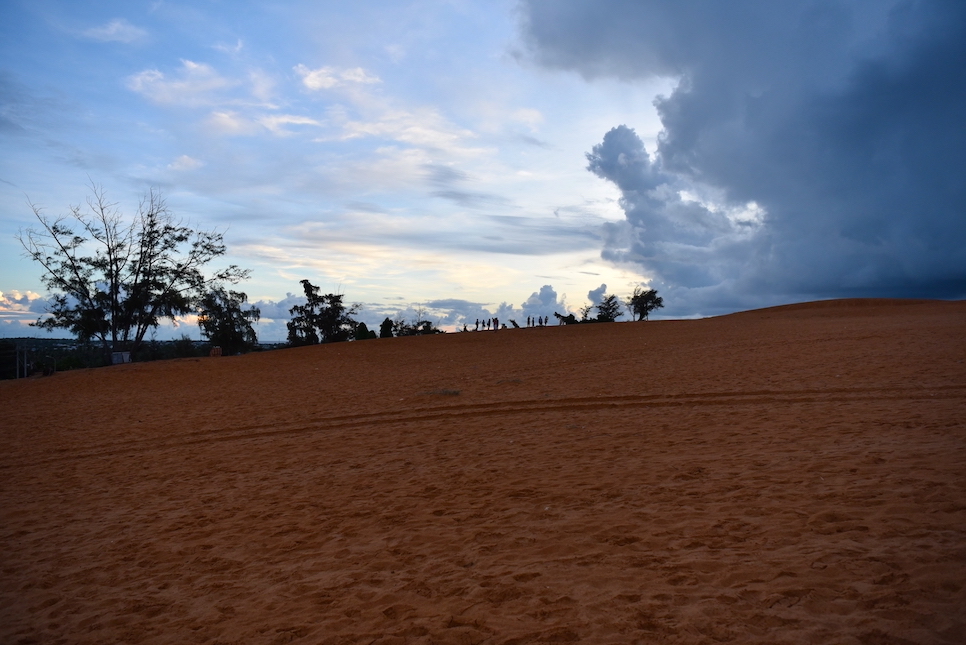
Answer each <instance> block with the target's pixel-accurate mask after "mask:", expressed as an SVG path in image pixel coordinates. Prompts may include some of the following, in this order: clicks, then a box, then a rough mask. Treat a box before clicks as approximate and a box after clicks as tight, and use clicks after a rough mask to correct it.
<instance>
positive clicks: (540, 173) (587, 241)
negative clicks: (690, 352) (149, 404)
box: [0, 0, 966, 340]
mask: <svg viewBox="0 0 966 645" xmlns="http://www.w3.org/2000/svg"><path fill="white" fill-rule="evenodd" d="M964 114H966V3H961V2H956V1H950V2H941V1H934V2H909V1H900V0H871V1H868V2H864V1H861V0H850V1H848V2H845V1H834V0H823V1H819V0H788V1H786V2H781V3H763V2H760V1H756V0H733V1H731V2H727V3H721V2H712V1H710V0H708V1H698V0H693V1H690V2H688V1H683V2H682V1H674V2H672V1H670V0H666V1H657V0H654V1H650V2H642V1H640V0H628V1H626V2H622V1H617V0H611V1H601V0H595V1H589V0H587V1H584V0H522V1H511V0H496V1H488V2H482V1H476V2H471V1H462V0H448V1H444V0H439V1H433V0H424V1H418V2H404V1H393V2H388V1H387V2H378V1H373V2H365V3H343V2H308V1H306V2H298V1H284V0H278V1H274V2H265V1H263V2H255V1H250V2H246V1H232V2H228V1H217V0H206V1H195V2H168V1H156V2H131V1H127V2H108V1H105V2H76V1H74V2H69V1H47V0H30V1H23V2H21V1H18V0H7V1H6V2H4V3H2V5H0V335H2V336H20V335H28V334H34V333H36V331H35V330H33V329H32V328H29V327H27V326H26V324H27V323H28V322H30V321H33V320H36V318H37V316H38V315H41V314H42V312H43V310H44V307H45V302H46V300H45V299H46V297H48V296H49V294H47V293H46V292H45V290H44V288H43V286H42V283H41V281H40V272H39V267H37V266H36V265H33V264H32V263H31V262H30V261H29V260H28V259H26V258H24V257H23V253H22V248H21V247H20V245H19V242H18V241H17V234H18V231H20V230H23V229H25V228H27V227H30V226H31V225H32V222H33V221H34V220H33V218H34V215H33V212H32V210H31V206H30V205H31V204H33V205H36V206H38V207H40V208H42V209H43V211H44V212H45V213H46V214H48V215H51V216H56V215H60V214H64V213H66V212H67V210H68V208H69V207H70V206H72V205H78V204H80V205H83V203H84V200H85V199H86V198H87V196H88V195H89V194H90V192H91V189H90V186H91V184H92V183H93V184H96V185H99V186H102V187H103V188H104V190H105V191H106V192H107V194H108V197H109V198H111V199H112V200H113V201H116V202H118V204H119V206H120V208H121V209H122V211H123V212H124V213H126V214H130V215H133V214H134V213H135V212H136V210H137V206H138V201H139V199H140V197H141V196H142V195H143V194H144V193H145V192H146V191H148V190H150V189H152V188H156V189H158V190H160V191H161V192H162V194H163V195H164V197H165V199H166V200H167V203H168V206H169V208H170V209H171V211H172V212H173V213H175V214H176V215H177V216H178V217H179V218H182V219H183V220H184V221H186V222H188V223H189V224H191V225H193V226H196V227H198V228H204V229H211V228H214V229H217V230H219V231H222V232H223V233H224V236H225V241H226V243H227V246H228V253H227V255H226V256H225V257H224V258H222V260H223V261H224V262H223V263H224V264H228V263H234V264H238V265H240V266H242V267H245V268H248V269H251V271H252V273H251V276H250V277H249V279H247V280H246V281H244V282H243V283H241V284H240V285H238V287H237V288H239V289H241V290H243V291H245V292H246V293H247V294H248V297H249V301H251V302H253V303H255V304H256V305H257V306H258V307H259V308H260V309H261V312H262V319H261V321H260V323H259V325H258V327H257V328H256V329H257V332H258V335H259V337H260V339H262V340H280V339H283V338H284V337H285V322H286V321H287V320H288V318H289V314H288V309H289V308H290V307H291V306H292V305H294V304H298V302H299V294H300V292H301V287H300V284H299V280H302V279H308V280H310V281H311V282H312V283H313V284H316V285H319V286H320V287H321V289H322V291H323V292H332V293H341V294H344V296H345V300H346V302H350V303H360V304H361V305H362V310H361V312H360V314H359V316H358V317H359V318H360V319H361V320H364V321H366V322H367V323H369V324H370V326H372V325H376V326H378V322H379V321H381V320H382V319H383V318H385V317H386V316H389V317H396V316H398V315H402V316H405V317H411V316H412V315H413V314H414V312H415V311H416V310H423V311H424V312H425V313H426V314H427V315H428V317H429V318H430V319H432V320H434V321H435V322H438V323H439V324H440V325H441V326H442V327H444V328H446V329H453V328H455V327H458V326H462V324H464V323H467V322H468V323H469V324H470V327H471V328H472V326H473V322H474V320H475V319H476V318H486V317H490V316H494V315H496V316H498V317H500V318H501V320H508V319H510V318H516V319H517V320H518V321H519V322H521V323H522V322H523V321H524V320H525V319H526V317H527V316H531V315H532V316H537V315H541V316H549V315H552V313H553V312H554V311H558V312H560V313H566V312H576V311H577V310H579V309H580V308H581V307H583V306H585V305H587V304H593V302H594V301H595V300H597V299H599V298H600V297H601V296H602V295H603V294H605V293H615V294H617V295H619V296H622V297H623V296H627V295H629V294H630V293H631V292H632V291H633V289H634V288H635V287H636V286H645V287H649V288H655V289H657V290H658V292H659V293H660V294H661V295H662V297H663V298H664V303H665V309H664V310H662V311H661V312H659V313H658V315H656V316H654V317H670V318H688V317H700V316H709V315H717V314H722V313H728V312H732V311H737V310H742V309H749V308H755V307H762V306H769V305H775V304H783V303H788V302H800V301H805V300H814V299H823V298H838V297H910V298H916V297H926V298H945V299H959V298H963V297H966V121H964V117H963V115H964ZM181 333H187V334H189V335H191V336H192V337H194V338H198V337H199V332H198V328H197V326H195V325H194V324H193V323H192V321H191V320H190V319H185V320H182V321H180V324H179V326H178V328H177V329H164V330H161V331H160V332H159V335H160V336H164V335H167V336H169V337H170V336H171V335H172V334H174V335H178V334H181Z"/></svg>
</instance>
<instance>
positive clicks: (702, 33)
mask: <svg viewBox="0 0 966 645" xmlns="http://www.w3.org/2000/svg"><path fill="white" fill-rule="evenodd" d="M523 6H524V20H525V22H524V33H525V38H526V40H527V42H528V44H529V46H530V49H531V52H532V55H533V56H534V57H535V59H536V60H537V61H538V62H539V63H541V64H543V65H546V66H549V67H557V68H564V69H571V70H575V71H577V72H579V73H581V74H582V75H583V76H584V77H585V78H587V79H588V80H589V81H591V82H593V79H595V78H598V77H604V76H610V77H616V78H621V79H624V80H627V81H630V82H633V81H634V80H636V79H644V78H647V77H651V76H663V77H673V78H676V79H677V80H678V83H677V86H676V89H675V90H674V91H673V92H672V93H671V95H670V96H666V97H660V98H659V99H658V100H657V101H656V107H657V109H658V113H659V115H660V118H661V121H662V124H663V131H662V132H661V135H660V136H659V138H658V142H657V145H656V148H655V149H654V150H651V151H648V150H646V149H645V146H644V144H643V143H642V141H641V139H640V138H639V137H638V136H637V134H636V133H635V132H634V130H633V129H632V128H633V124H632V123H630V124H626V125H621V124H614V125H615V126H616V127H615V128H614V129H612V130H611V131H610V132H608V133H606V134H604V136H603V141H602V142H601V143H600V144H598V145H596V146H594V147H593V150H592V152H591V153H590V154H588V159H589V162H590V163H589V170H591V171H592V172H594V173H596V174H597V175H598V176H600V177H602V178H604V179H606V180H609V181H612V182H613V183H614V184H615V185H616V186H617V187H618V188H619V189H620V190H621V194H622V206H623V208H624V211H625V213H626V216H627V217H626V221H625V222H624V223H622V224H621V225H613V226H611V227H610V228H609V230H608V231H607V236H606V242H605V245H606V246H605V249H604V253H603V255H604V257H605V258H608V259H611V260H614V261H619V262H632V263H637V264H639V265H640V266H642V267H643V269H644V271H643V272H644V274H645V275H646V276H648V277H649V278H651V279H652V283H653V284H655V285H658V286H660V287H662V288H664V289H665V290H666V292H667V293H668V294H669V295H670V294H672V293H673V297H672V298H668V299H667V300H668V302H669V304H672V303H675V302H676V303H677V307H678V308H679V309H680V308H681V307H686V308H688V309H689V310H691V311H692V312H695V313H698V312H700V313H714V312H715V311H722V310H726V309H729V308H731V309H734V308H739V307H743V306H751V305H755V304H766V303H771V302H780V301H782V300H796V299H805V298H813V297H814V298H822V297H846V296H917V297H945V298H957V297H966V125H964V124H966V121H964V116H963V115H966V3H964V2H955V1H949V2H944V1H941V0H935V1H930V2H914V1H899V0H870V1H862V0H849V1H848V2H846V1H835V0H824V1H820V0H797V1H795V0H788V1H785V2H759V1H757V0H748V1H744V0H734V1H732V2H711V1H708V2H699V1H696V0H695V1H690V2H686V1H685V2H682V1H671V0H667V1H660V0H652V1H649V2H639V1H637V0H627V1H626V2H621V1H617V0H612V1H609V2H601V1H600V0H524V2H523ZM628 126H630V127H628Z"/></svg>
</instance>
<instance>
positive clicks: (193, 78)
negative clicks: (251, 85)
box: [127, 59, 237, 106]
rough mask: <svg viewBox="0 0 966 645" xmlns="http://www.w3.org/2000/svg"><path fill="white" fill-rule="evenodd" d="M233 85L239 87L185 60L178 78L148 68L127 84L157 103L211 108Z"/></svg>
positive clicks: (130, 78) (207, 68)
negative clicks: (221, 94)
mask: <svg viewBox="0 0 966 645" xmlns="http://www.w3.org/2000/svg"><path fill="white" fill-rule="evenodd" d="M234 85H237V83H236V82H235V81H232V80H229V79H226V78H224V77H222V76H220V75H219V74H218V72H216V71H215V69H214V68H212V67H211V66H210V65H206V64H205V63H195V62H194V61H190V60H184V59H182V61H181V70H180V73H179V74H178V75H177V77H176V78H167V77H166V76H165V75H164V73H163V72H160V71H158V70H156V69H148V70H144V71H143V72H139V73H137V74H134V75H133V76H130V77H129V78H128V81H127V86H128V89H130V90H132V91H134V92H137V93H139V94H142V95H144V96H146V97H147V98H148V99H150V100H152V101H154V102H155V103H167V104H179V105H188V106H196V105H210V104H211V103H214V102H215V97H214V96H213V95H214V94H216V93H217V92H219V91H221V90H225V89H228V88H230V87H233V86H234Z"/></svg>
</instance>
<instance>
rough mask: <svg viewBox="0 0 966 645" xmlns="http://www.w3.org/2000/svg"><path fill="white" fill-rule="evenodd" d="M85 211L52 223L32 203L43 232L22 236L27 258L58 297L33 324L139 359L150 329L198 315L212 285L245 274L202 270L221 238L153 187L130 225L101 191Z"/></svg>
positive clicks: (220, 247)
mask: <svg viewBox="0 0 966 645" xmlns="http://www.w3.org/2000/svg"><path fill="white" fill-rule="evenodd" d="M91 191H92V193H93V194H92V196H91V197H89V198H88V199H87V207H88V208H87V210H86V212H85V211H83V210H81V207H80V206H72V207H71V208H70V213H69V214H68V215H64V216H60V217H56V218H50V217H48V216H46V215H44V213H43V212H42V210H41V209H40V208H39V207H38V206H34V205H33V204H31V205H30V207H31V208H32V209H33V212H34V215H35V216H36V217H37V221H38V222H40V228H39V229H34V228H28V229H26V230H22V231H20V233H19V235H18V239H19V241H20V243H21V245H23V247H24V249H25V250H26V252H27V256H28V257H29V258H30V259H32V260H34V261H35V262H37V263H38V264H40V265H41V267H43V275H42V276H41V280H42V281H43V283H44V286H46V287H47V288H48V289H50V290H51V291H54V292H55V293H54V296H53V299H52V300H51V304H50V305H49V310H48V314H49V316H48V317H45V318H40V319H38V320H37V322H35V323H32V324H33V326H35V327H40V328H41V329H46V330H47V331H53V330H54V329H66V330H68V331H70V333H72V334H74V335H75V336H76V337H77V339H78V340H80V341H81V342H84V343H86V342H90V341H94V342H97V343H99V344H100V345H101V348H102V351H103V352H104V353H105V354H109V353H110V352H111V351H122V350H123V351H130V352H131V353H132V354H137V352H138V350H139V349H140V347H141V344H142V343H143V341H144V337H145V334H147V332H148V331H149V330H152V329H156V328H157V327H158V325H159V324H160V323H161V321H162V320H164V319H168V320H172V321H173V320H174V319H175V318H176V317H178V316H182V315H184V314H187V313H191V312H192V311H194V310H195V305H196V303H197V301H198V300H199V299H200V298H201V297H202V295H203V294H204V293H205V292H206V291H208V290H209V289H211V288H212V287H214V286H217V285H220V284H222V283H226V282H227V283H236V282H239V281H240V280H242V279H244V278H246V277H247V276H248V274H249V272H248V271H246V270H242V269H240V268H238V267H237V266H235V265H231V266H229V267H228V268H226V269H222V270H220V271H217V272H215V273H214V274H213V275H211V276H207V277H206V276H205V275H204V273H202V269H203V268H204V267H205V265H207V264H208V263H209V262H211V261H212V260H214V259H215V258H218V257H220V256H222V255H224V254H225V251H226V249H225V244H224V241H223V238H222V235H221V233H218V232H216V231H197V230H194V229H192V228H190V227H188V226H183V225H182V224H181V222H180V221H176V220H175V219H174V217H172V215H171V214H170V213H169V212H168V209H167V206H166V204H165V202H164V199H163V198H162V197H161V194H160V193H158V192H156V191H154V190H151V191H150V192H149V193H148V194H147V195H146V196H145V197H144V198H143V199H142V200H141V204H140V206H139V208H138V214H137V216H136V217H135V218H134V220H133V221H131V222H125V221H124V218H123V216H122V215H121V212H120V210H118V208H117V204H116V203H113V202H110V201H108V199H107V196H106V194H105V192H104V189H103V188H101V187H100V186H97V185H93V184H92V185H91Z"/></svg>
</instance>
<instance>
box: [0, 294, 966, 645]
mask: <svg viewBox="0 0 966 645" xmlns="http://www.w3.org/2000/svg"><path fill="white" fill-rule="evenodd" d="M964 361H966V302H946V303H942V302H927V301H920V302H900V301H835V302H828V303H812V304H807V305H797V306H790V307H779V308H772V309H765V310H760V311H754V312H747V313H742V314H735V315H731V316H723V317H720V318H713V319H706V320H694V321H668V322H648V323H633V324H631V323H624V324H614V325H582V326H571V327H552V328H545V329H520V330H505V331H500V332H486V333H482V332H481V333H468V334H450V335H446V336H438V337H416V338H401V339H392V340H378V341H366V342H358V343H343V344H338V345H328V346H317V347H310V348H303V349H292V350H283V351H276V352H267V353H262V354H253V355H248V356H244V357H232V358H204V359H196V360H194V359H187V360H177V361H167V362H159V363H146V364H130V365H119V366H115V367H111V368H105V369H99V370H86V371H77V372H69V373H60V374H57V375H55V376H54V377H51V378H38V379H28V380H22V381H8V382H3V383H0V403H2V409H3V416H2V421H0V423H2V428H3V429H2V433H0V436H2V453H0V513H2V526H0V534H2V538H0V553H2V568H0V570H2V577H0V641H2V642H3V643H35V642H36V643H59V642H67V643H122V642H126V643H288V642H299V643H384V644H388V643H553V642H576V641H582V642H587V643H636V642H639V643H650V642H668V643H712V642H735V643H833V642H834V643H856V644H875V643H957V644H959V643H964V642H966V405H964V403H966V363H964Z"/></svg>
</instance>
